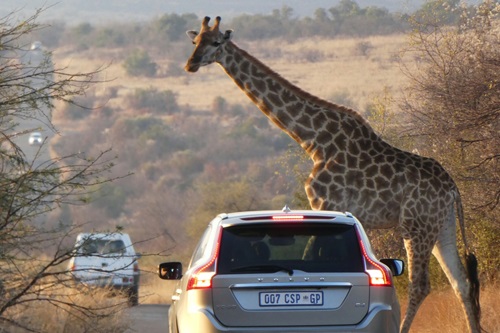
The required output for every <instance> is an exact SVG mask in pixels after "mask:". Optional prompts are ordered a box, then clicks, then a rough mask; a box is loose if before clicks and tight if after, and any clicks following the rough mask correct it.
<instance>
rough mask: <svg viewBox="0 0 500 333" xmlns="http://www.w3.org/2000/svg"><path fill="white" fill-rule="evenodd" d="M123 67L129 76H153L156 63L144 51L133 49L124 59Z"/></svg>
mask: <svg viewBox="0 0 500 333" xmlns="http://www.w3.org/2000/svg"><path fill="white" fill-rule="evenodd" d="M123 67H124V68H125V71H126V72H127V74H128V75H130V76H147V77H153V76H155V75H156V70H157V67H158V65H157V64H156V63H155V62H153V61H152V60H151V58H150V57H149V54H148V53H147V52H146V51H143V50H133V51H132V52H131V53H130V54H129V55H128V57H127V58H126V59H125V63H124V64H123Z"/></svg>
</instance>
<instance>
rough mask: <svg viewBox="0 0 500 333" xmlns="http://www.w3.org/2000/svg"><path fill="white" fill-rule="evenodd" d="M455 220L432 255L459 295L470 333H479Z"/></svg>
mask: <svg viewBox="0 0 500 333" xmlns="http://www.w3.org/2000/svg"><path fill="white" fill-rule="evenodd" d="M455 229H456V226H455V220H454V219H453V221H451V222H450V223H447V225H445V226H444V228H443V229H442V230H441V232H440V234H439V236H438V240H437V242H436V245H435V246H434V249H433V250H432V254H433V255H434V256H435V257H436V259H437V260H438V262H439V264H440V265H441V268H442V269H443V271H444V272H445V274H446V276H447V277H448V280H449V281H450V284H451V286H452V287H453V290H454V291H455V294H456V295H457V297H458V299H459V300H460V303H461V305H462V308H463V310H464V312H465V314H466V320H467V325H468V327H469V332H471V333H479V332H480V331H481V330H480V325H479V314H477V315H476V312H477V311H475V309H474V306H473V300H472V298H471V295H470V289H469V282H468V281H467V275H466V272H465V269H464V266H463V265H462V262H461V261H460V256H459V254H458V249H457V240H456V230H455Z"/></svg>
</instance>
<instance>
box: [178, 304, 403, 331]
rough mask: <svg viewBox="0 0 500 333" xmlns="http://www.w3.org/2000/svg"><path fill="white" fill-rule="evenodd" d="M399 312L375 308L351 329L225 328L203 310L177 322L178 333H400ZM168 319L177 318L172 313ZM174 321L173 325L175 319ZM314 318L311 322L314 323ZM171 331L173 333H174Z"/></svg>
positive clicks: (303, 327)
mask: <svg viewBox="0 0 500 333" xmlns="http://www.w3.org/2000/svg"><path fill="white" fill-rule="evenodd" d="M397 313H399V311H394V310H393V309H392V308H391V307H389V306H386V305H381V306H376V307H374V308H373V309H372V310H371V311H370V312H369V313H368V314H367V316H366V317H365V318H364V319H363V321H361V322H360V323H359V324H357V325H352V326H301V327H298V326H295V327H291V326H286V327H284V326H282V327H226V326H223V325H221V323H220V322H219V321H218V320H217V319H216V318H215V317H214V315H213V313H211V312H210V311H208V310H206V309H203V308H200V309H198V310H196V311H194V312H190V314H189V316H182V317H184V318H188V317H189V320H188V321H186V322H183V321H179V322H176V323H177V325H178V331H179V333H184V332H197V331H198V332H199V331H202V332H204V333H220V332H225V333H242V332H262V333H306V332H314V333H354V332H361V333H380V332H384V333H398V332H399V318H397V317H396V316H395V314H397ZM169 316H175V314H174V313H172V312H170V313H169ZM170 319H171V324H172V321H173V318H170ZM313 320H314V319H313V316H312V318H311V321H313ZM172 329H173V328H172V327H170V330H171V331H172Z"/></svg>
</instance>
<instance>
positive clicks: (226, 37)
mask: <svg viewBox="0 0 500 333" xmlns="http://www.w3.org/2000/svg"><path fill="white" fill-rule="evenodd" d="M232 37H233V30H226V32H225V33H224V40H225V41H229V40H231V38H232Z"/></svg>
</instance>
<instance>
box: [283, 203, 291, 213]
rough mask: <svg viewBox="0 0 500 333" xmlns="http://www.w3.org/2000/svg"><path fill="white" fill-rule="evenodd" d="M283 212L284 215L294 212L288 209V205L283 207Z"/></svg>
mask: <svg viewBox="0 0 500 333" xmlns="http://www.w3.org/2000/svg"><path fill="white" fill-rule="evenodd" d="M281 211H282V212H283V213H290V212H291V211H292V210H291V209H290V207H288V205H285V207H283V209H282V210H281Z"/></svg>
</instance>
